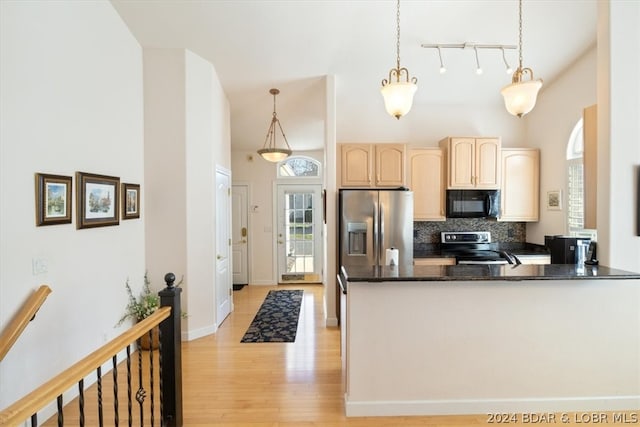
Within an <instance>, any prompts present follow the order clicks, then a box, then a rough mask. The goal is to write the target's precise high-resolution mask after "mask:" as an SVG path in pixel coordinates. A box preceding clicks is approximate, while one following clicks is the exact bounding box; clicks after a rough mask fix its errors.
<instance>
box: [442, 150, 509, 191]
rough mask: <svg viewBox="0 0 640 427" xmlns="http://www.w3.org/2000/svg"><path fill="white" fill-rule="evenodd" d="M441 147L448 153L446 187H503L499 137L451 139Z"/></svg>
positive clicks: (489, 188)
mask: <svg viewBox="0 0 640 427" xmlns="http://www.w3.org/2000/svg"><path fill="white" fill-rule="evenodd" d="M440 146H441V147H442V148H444V149H446V150H447V188H449V189H485V190H493V189H498V188H500V147H501V143H500V138H475V137H468V138H460V137H448V138H445V139H443V140H442V141H440Z"/></svg>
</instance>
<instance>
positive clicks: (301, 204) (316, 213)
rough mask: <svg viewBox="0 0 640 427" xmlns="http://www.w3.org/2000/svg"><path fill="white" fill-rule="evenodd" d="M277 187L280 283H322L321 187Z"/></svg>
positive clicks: (296, 185)
mask: <svg viewBox="0 0 640 427" xmlns="http://www.w3.org/2000/svg"><path fill="white" fill-rule="evenodd" d="M277 188H278V192H277V193H278V197H277V240H276V241H277V245H276V246H277V262H278V283H281V284H288V283H322V261H323V256H322V254H323V246H322V245H323V237H322V215H323V213H322V186H321V185H319V184H318V185H314V184H306V185H298V184H278V186H277Z"/></svg>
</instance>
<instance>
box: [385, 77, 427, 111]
mask: <svg viewBox="0 0 640 427" xmlns="http://www.w3.org/2000/svg"><path fill="white" fill-rule="evenodd" d="M417 89H418V86H416V84H415V83H412V82H393V83H387V85H385V86H382V89H380V92H382V96H383V98H384V107H385V108H386V110H387V113H389V114H391V115H392V116H393V117H395V118H396V119H400V117H402V116H404V115H405V114H407V113H408V112H409V110H411V105H412V104H413V94H415V93H416V90H417Z"/></svg>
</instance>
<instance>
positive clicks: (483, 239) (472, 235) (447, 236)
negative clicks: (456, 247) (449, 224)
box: [440, 231, 491, 244]
mask: <svg viewBox="0 0 640 427" xmlns="http://www.w3.org/2000/svg"><path fill="white" fill-rule="evenodd" d="M440 242H441V243H451V244H455V243H491V232H489V231H443V232H441V233H440Z"/></svg>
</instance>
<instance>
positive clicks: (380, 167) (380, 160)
mask: <svg viewBox="0 0 640 427" xmlns="http://www.w3.org/2000/svg"><path fill="white" fill-rule="evenodd" d="M374 147H375V155H376V167H375V170H376V174H375V185H376V187H401V186H403V185H405V173H404V163H405V161H404V157H405V154H404V153H405V146H404V144H376V145H375V146H374Z"/></svg>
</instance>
